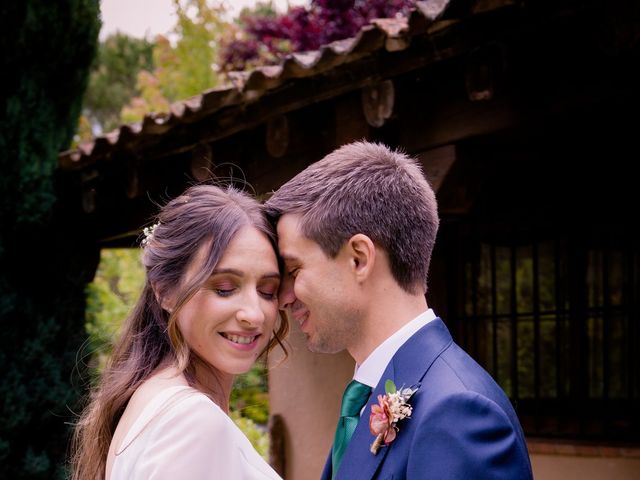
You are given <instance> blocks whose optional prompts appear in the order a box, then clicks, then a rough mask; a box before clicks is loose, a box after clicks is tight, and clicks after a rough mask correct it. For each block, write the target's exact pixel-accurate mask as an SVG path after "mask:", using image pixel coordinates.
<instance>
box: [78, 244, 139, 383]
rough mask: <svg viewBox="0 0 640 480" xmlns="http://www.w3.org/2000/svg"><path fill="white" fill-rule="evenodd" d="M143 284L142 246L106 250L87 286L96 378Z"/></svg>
mask: <svg viewBox="0 0 640 480" xmlns="http://www.w3.org/2000/svg"><path fill="white" fill-rule="evenodd" d="M143 286H144V268H143V267H142V264H141V262H140V251H139V250H138V249H132V248H117V249H116V248H114V249H105V250H102V252H101V254H100V266H99V267H98V271H97V272H96V276H95V278H94V280H93V282H92V283H91V284H89V285H88V286H87V314H86V319H87V323H86V329H87V334H88V335H89V343H88V351H89V352H90V354H91V359H90V362H89V364H90V367H91V373H92V377H93V378H94V380H95V379H97V377H98V376H99V373H100V372H101V371H102V369H103V368H104V366H105V365H106V361H107V359H108V358H109V354H110V353H111V350H112V347H113V344H114V342H115V340H116V338H117V336H118V332H119V330H120V326H121V325H122V322H123V321H124V319H125V318H126V317H127V315H128V314H129V311H130V310H131V308H133V305H134V304H135V302H136V301H137V299H138V296H139V295H140V292H141V291H142V287H143Z"/></svg>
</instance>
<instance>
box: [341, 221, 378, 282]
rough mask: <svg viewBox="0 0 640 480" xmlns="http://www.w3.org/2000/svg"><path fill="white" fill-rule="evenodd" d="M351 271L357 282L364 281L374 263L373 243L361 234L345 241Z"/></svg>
mask: <svg viewBox="0 0 640 480" xmlns="http://www.w3.org/2000/svg"><path fill="white" fill-rule="evenodd" d="M347 248H348V253H349V257H350V259H349V260H350V263H351V270H352V272H353V273H354V275H355V276H356V278H357V280H358V282H363V281H365V280H366V279H367V278H368V277H369V276H370V275H371V272H373V266H374V264H375V261H376V247H375V245H374V244H373V241H371V239H370V238H369V237H368V236H367V235H364V234H362V233H358V234H356V235H354V236H353V237H351V238H350V239H349V240H348V241H347Z"/></svg>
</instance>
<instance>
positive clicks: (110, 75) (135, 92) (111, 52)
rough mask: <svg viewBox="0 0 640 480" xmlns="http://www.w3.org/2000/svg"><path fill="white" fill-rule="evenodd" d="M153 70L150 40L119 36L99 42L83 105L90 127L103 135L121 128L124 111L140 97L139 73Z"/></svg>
mask: <svg viewBox="0 0 640 480" xmlns="http://www.w3.org/2000/svg"><path fill="white" fill-rule="evenodd" d="M152 69H153V43H152V42H150V41H148V40H147V39H144V38H143V39H139V38H133V37H130V36H128V35H125V34H124V33H119V32H118V33H115V34H113V35H110V36H109V37H107V38H106V39H105V40H104V41H102V42H100V47H99V48H98V55H97V56H96V59H95V61H94V63H93V66H92V68H91V76H90V78H89V87H88V88H87V93H86V94H85V96H84V101H83V105H82V107H83V108H82V109H83V113H84V115H85V116H86V117H88V119H89V120H90V122H91V124H92V125H97V126H98V127H99V129H100V130H101V131H111V130H113V129H114V128H116V127H118V125H119V124H120V111H121V110H122V107H124V106H125V105H126V104H127V103H129V101H130V100H131V99H132V98H133V97H135V96H139V95H140V90H139V89H138V87H137V86H136V81H137V78H138V73H139V72H140V71H141V70H147V71H149V70H152Z"/></svg>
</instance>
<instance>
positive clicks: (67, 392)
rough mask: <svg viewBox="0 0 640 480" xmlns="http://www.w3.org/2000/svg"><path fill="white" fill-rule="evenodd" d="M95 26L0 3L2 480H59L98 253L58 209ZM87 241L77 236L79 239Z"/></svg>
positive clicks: (80, 0) (91, 16)
mask: <svg viewBox="0 0 640 480" xmlns="http://www.w3.org/2000/svg"><path fill="white" fill-rule="evenodd" d="M99 28H100V21H99V5H98V2H97V1H96V0H56V1H50V0H40V1H36V0H21V1H10V2H2V5H1V6H0V29H1V30H0V31H1V33H0V71H1V72H2V83H1V85H2V95H1V96H0V99H1V102H2V103H1V105H0V172H1V173H0V322H1V325H2V334H1V335H0V365H1V366H2V375H1V376H0V478H11V479H21V478H63V477H64V475H65V470H64V468H63V467H64V459H65V456H66V453H67V439H68V433H69V427H68V423H69V421H70V420H72V418H73V417H72V415H70V411H69V409H70V408H76V404H77V399H78V394H80V393H82V392H81V391H74V389H73V388H72V387H71V381H72V372H73V369H74V367H75V365H76V352H77V351H78V349H79V347H80V345H81V343H82V342H83V341H84V338H85V334H84V329H83V324H84V318H83V317H84V312H83V310H84V284H85V282H86V281H88V280H90V278H91V277H92V276H93V271H92V270H93V268H94V267H95V262H97V259H96V258H95V246H94V245H92V244H91V241H89V243H87V241H86V240H87V238H90V237H89V236H88V233H87V232H86V231H85V230H84V229H83V228H82V226H81V225H79V224H78V223H77V222H75V221H71V219H69V218H63V217H62V216H61V215H59V214H57V213H56V191H55V185H54V171H55V168H56V165H57V153H58V152H59V151H60V150H62V149H64V148H66V147H67V146H68V145H69V144H70V141H71V138H72V135H73V132H74V131H75V128H76V124H77V120H78V113H79V109H80V104H81V96H82V94H83V92H84V89H85V88H86V83H87V77H88V71H89V66H90V64H91V61H92V58H93V56H94V54H95V49H96V43H97V35H98V31H99ZM85 237H86V238H85Z"/></svg>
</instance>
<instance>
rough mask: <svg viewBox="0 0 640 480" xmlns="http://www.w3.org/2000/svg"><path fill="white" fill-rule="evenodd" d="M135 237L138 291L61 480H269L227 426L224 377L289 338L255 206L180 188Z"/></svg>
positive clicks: (272, 475)
mask: <svg viewBox="0 0 640 480" xmlns="http://www.w3.org/2000/svg"><path fill="white" fill-rule="evenodd" d="M145 234H146V238H145V239H144V240H143V247H144V250H143V263H144V266H145V270H146V282H145V286H144V289H143V292H142V294H141V296H140V299H139V300H138V302H137V304H136V306H135V308H134V309H133V312H132V313H131V315H130V316H129V318H128V320H127V322H126V324H125V326H124V329H123V332H122V335H121V337H120V339H119V341H118V343H117V345H116V347H115V348H114V352H113V355H112V358H111V360H110V363H109V365H108V367H107V368H106V370H105V371H104V373H103V375H102V378H101V382H100V383H99V385H98V386H97V387H96V389H95V390H94V391H93V392H92V394H91V397H90V400H89V403H88V406H87V407H86V409H85V410H84V412H83V414H82V416H81V417H80V420H79V422H78V424H77V426H76V430H75V433H74V441H73V456H72V469H73V473H72V478H73V479H74V480H80V479H82V480H86V479H106V480H124V479H127V480H129V479H145V480H147V479H172V480H173V479H175V478H189V479H194V480H199V479H218V478H220V479H222V478H225V479H226V478H232V479H279V478H280V477H279V476H278V475H277V474H276V472H275V471H274V470H273V469H272V468H271V467H270V466H269V465H268V464H267V463H266V462H265V461H264V460H263V459H262V458H261V457H260V455H259V454H258V453H257V452H256V451H255V450H254V449H253V447H252V446H251V444H250V443H249V440H248V439H247V438H246V437H245V436H244V435H243V433H242V432H241V431H240V430H239V429H238V428H237V427H236V425H235V424H234V423H233V421H232V420H231V419H230V418H229V416H228V411H229V397H230V394H231V388H232V384H233V380H234V376H235V375H237V374H241V373H245V372H247V371H248V370H249V369H250V368H251V366H252V365H253V364H254V362H255V361H256V359H257V358H258V357H260V356H261V355H262V354H266V353H268V352H269V351H270V350H271V349H272V348H274V347H275V346H276V345H278V344H279V345H280V347H282V343H281V338H282V337H283V336H284V335H286V331H287V329H288V327H287V324H286V322H285V321H284V320H283V321H282V323H280V325H279V326H278V328H277V329H276V323H277V319H278V304H277V292H278V286H279V283H280V273H279V269H278V262H277V259H276V254H275V250H274V233H273V230H272V228H271V227H270V226H269V224H268V222H267V221H266V220H265V218H264V216H263V213H262V208H261V206H260V204H259V203H258V202H257V201H256V200H254V199H253V198H250V197H249V196H247V195H246V194H244V193H241V192H239V191H236V190H233V189H232V188H229V189H227V190H223V189H221V188H218V187H215V186H211V185H200V186H195V187H191V188H190V189H188V190H187V191H186V192H185V193H184V194H183V195H182V196H180V197H178V198H176V199H174V200H172V201H171V202H169V203H168V204H167V205H166V206H165V207H164V208H163V209H162V211H161V212H160V214H159V216H158V223H156V224H155V225H154V226H153V227H151V228H150V229H145ZM282 348H284V347H282Z"/></svg>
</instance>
